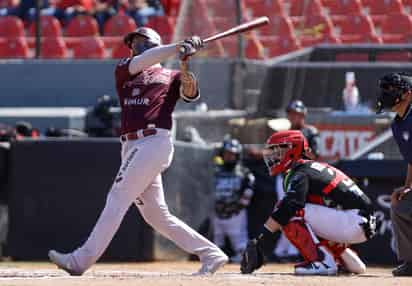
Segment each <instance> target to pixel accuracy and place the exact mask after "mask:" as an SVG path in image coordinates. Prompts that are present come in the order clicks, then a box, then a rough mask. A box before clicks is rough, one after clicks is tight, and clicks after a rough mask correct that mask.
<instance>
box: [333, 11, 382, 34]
mask: <svg viewBox="0 0 412 286" xmlns="http://www.w3.org/2000/svg"><path fill="white" fill-rule="evenodd" d="M333 23H334V25H335V32H336V33H337V35H339V37H340V38H341V39H343V38H345V37H354V38H363V37H364V36H365V35H369V36H371V37H373V35H375V34H376V31H375V27H374V25H373V22H372V19H371V18H370V17H369V16H365V15H354V16H339V17H334V18H333Z"/></svg>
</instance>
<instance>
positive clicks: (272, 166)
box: [263, 130, 309, 176]
mask: <svg viewBox="0 0 412 286" xmlns="http://www.w3.org/2000/svg"><path fill="white" fill-rule="evenodd" d="M307 151H309V145H308V141H307V140H306V138H305V136H303V134H302V132H300V131H299V130H288V131H280V132H276V133H274V134H272V136H270V137H269V139H268V140H267V141H266V147H265V149H263V159H264V160H265V164H266V166H267V167H268V169H269V174H270V175H271V176H275V175H277V174H279V173H282V172H285V171H287V170H288V169H289V168H291V166H292V163H293V162H296V161H298V160H300V159H302V158H303V156H304V155H305V154H306V152H307Z"/></svg>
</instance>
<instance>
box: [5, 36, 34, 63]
mask: <svg viewBox="0 0 412 286" xmlns="http://www.w3.org/2000/svg"><path fill="white" fill-rule="evenodd" d="M28 57H29V47H28V45H27V41H26V39H25V38H24V37H20V38H3V39H1V40H0V58H5V59H15V58H20V59H26V58H28Z"/></svg>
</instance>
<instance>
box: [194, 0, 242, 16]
mask: <svg viewBox="0 0 412 286" xmlns="http://www.w3.org/2000/svg"><path fill="white" fill-rule="evenodd" d="M199 2H204V3H205V4H206V5H205V6H206V11H207V12H208V13H209V16H210V17H227V16H228V15H235V14H234V13H235V12H236V1H222V0H199ZM241 5H242V8H243V9H242V11H246V7H245V5H244V2H243V1H241ZM243 17H244V18H246V13H244V15H243Z"/></svg>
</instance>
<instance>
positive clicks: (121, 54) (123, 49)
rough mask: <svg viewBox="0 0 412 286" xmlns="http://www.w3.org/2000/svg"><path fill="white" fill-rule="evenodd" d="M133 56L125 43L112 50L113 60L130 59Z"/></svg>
mask: <svg viewBox="0 0 412 286" xmlns="http://www.w3.org/2000/svg"><path fill="white" fill-rule="evenodd" d="M130 56H131V52H130V49H129V48H128V47H127V46H126V45H125V44H123V43H120V44H118V45H117V46H116V47H114V48H113V50H112V58H113V59H121V58H128V57H130Z"/></svg>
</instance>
